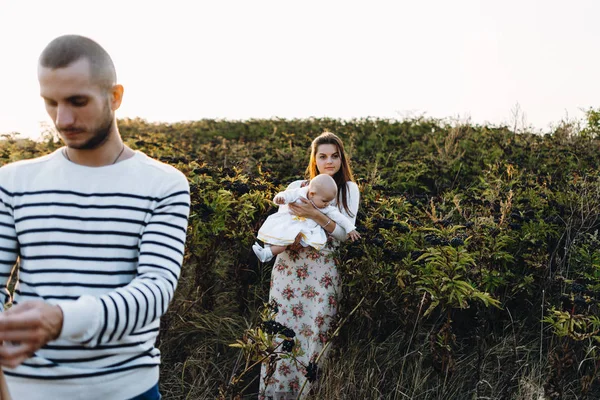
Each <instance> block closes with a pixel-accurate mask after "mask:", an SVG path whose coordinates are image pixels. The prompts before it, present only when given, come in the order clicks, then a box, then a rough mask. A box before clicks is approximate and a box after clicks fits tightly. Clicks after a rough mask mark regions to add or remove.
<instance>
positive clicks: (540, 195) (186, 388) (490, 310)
mask: <svg viewBox="0 0 600 400" xmlns="http://www.w3.org/2000/svg"><path fill="white" fill-rule="evenodd" d="M587 117H588V118H587V120H586V121H583V122H582V123H580V124H573V123H564V124H562V125H560V126H558V127H557V128H555V129H554V130H553V131H552V132H550V133H547V134H543V135H542V134H532V133H523V132H521V133H518V134H517V133H515V132H513V131H511V129H509V128H508V127H489V126H477V125H466V124H449V123H446V122H444V121H438V120H432V119H415V120H405V121H391V120H379V119H364V120H355V121H339V120H331V119H309V120H250V121H213V120H203V121H197V122H187V123H177V124H151V123H147V122H145V121H142V120H122V121H120V127H121V133H122V135H123V137H124V140H125V142H126V143H127V144H128V145H129V146H130V147H132V148H134V149H139V150H142V151H144V152H145V153H147V154H148V155H149V156H151V157H155V158H157V159H160V160H162V161H164V162H167V163H169V164H172V165H174V166H175V167H177V168H178V169H180V170H181V171H183V172H184V173H185V174H186V175H187V176H188V178H189V181H190V187H191V194H192V211H191V216H190V227H189V235H188V241H187V251H186V256H185V261H184V266H183V270H182V277H181V280H180V284H179V287H178V290H177V293H176V298H175V299H174V301H173V303H172V305H171V307H170V309H169V312H168V313H167V314H166V315H165V316H164V318H163V322H162V328H161V332H160V336H159V346H160V348H161V350H162V353H163V365H162V371H161V373H162V376H161V390H162V392H163V394H164V395H165V397H166V398H167V399H214V398H216V397H219V396H221V398H244V397H246V396H248V397H249V398H252V397H253V396H256V392H257V390H258V374H259V364H260V363H257V362H256V361H258V360H261V358H262V359H265V358H267V359H268V357H269V356H270V355H272V354H275V353H276V355H277V356H278V357H292V356H293V351H291V352H288V351H285V350H284V349H282V348H272V347H271V348H270V347H269V344H270V343H271V339H272V337H273V336H274V335H281V334H280V333H278V331H277V329H278V328H277V329H275V328H274V327H273V325H272V324H271V325H270V324H269V323H265V322H264V321H266V320H268V319H270V318H272V315H271V314H270V311H269V309H268V307H266V303H267V302H268V288H269V278H270V267H271V264H272V263H271V264H267V265H264V264H262V263H259V262H258V261H257V259H256V257H255V256H254V254H253V253H252V250H251V244H252V243H253V242H254V237H255V234H256V232H257V230H258V227H259V226H260V224H261V223H262V222H263V221H264V220H265V218H266V217H267V216H268V215H269V214H270V213H272V212H274V211H275V207H274V205H273V204H271V202H270V199H271V198H272V197H273V195H274V194H275V193H276V192H278V191H280V190H282V189H283V188H284V187H285V185H287V183H289V182H291V181H292V180H295V179H300V178H302V177H303V173H304V168H305V166H306V164H307V162H308V148H309V144H310V141H311V140H312V138H314V137H315V136H317V135H318V134H320V133H321V132H323V131H324V130H331V131H333V132H335V133H336V134H338V135H339V136H340V137H341V138H342V139H343V140H344V143H345V145H346V147H347V151H348V152H349V154H350V155H351V159H352V165H353V167H354V170H355V171H354V172H355V176H356V177H357V180H358V184H359V188H360V190H361V196H362V198H361V207H360V210H359V215H358V229H359V232H360V233H361V235H362V237H363V239H362V240H361V241H359V242H355V243H344V244H342V246H341V247H340V249H339V251H338V254H337V257H338V259H339V269H340V273H341V276H342V279H343V300H342V302H341V304H340V312H339V321H338V323H337V324H335V326H334V329H336V331H337V335H335V338H334V339H333V342H332V343H331V346H330V353H329V356H328V358H327V360H328V362H327V363H326V365H325V366H324V368H322V369H320V370H319V372H318V373H319V375H320V376H319V382H320V384H319V385H317V386H315V387H314V388H313V391H312V393H311V395H312V397H313V398H315V399H317V398H318V399H339V398H348V399H355V398H364V399H380V398H390V399H404V398H411V399H457V398H481V399H483V398H497V399H538V398H549V399H585V398H589V399H593V398H598V397H600V383H599V382H598V379H597V376H598V372H599V371H598V370H599V368H600V350H598V349H599V348H598V346H599V345H600V318H599V314H598V299H599V292H600V237H599V234H598V230H599V228H600V219H599V217H600V174H599V172H598V170H597V166H598V160H599V159H600V112H599V111H596V110H593V109H590V110H589V111H588V113H587ZM59 146H60V143H59V141H58V140H57V139H56V138H54V137H52V136H50V135H49V136H47V137H46V138H45V139H44V140H43V141H41V142H32V141H29V140H22V139H19V138H18V136H16V135H6V136H5V138H4V140H3V141H2V142H0V161H1V162H2V163H6V162H10V161H15V160H18V159H23V158H31V157H36V156H40V155H42V154H45V153H48V152H50V151H53V150H54V149H56V148H58V147H59ZM283 336H284V337H285V335H283ZM287 339H289V340H292V338H287ZM232 344H235V345H234V346H231V345H232Z"/></svg>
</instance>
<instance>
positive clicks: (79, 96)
mask: <svg viewBox="0 0 600 400" xmlns="http://www.w3.org/2000/svg"><path fill="white" fill-rule="evenodd" d="M87 98H88V96H86V95H84V94H75V95H73V96H69V97H67V100H68V101H73V100H85V99H87Z"/></svg>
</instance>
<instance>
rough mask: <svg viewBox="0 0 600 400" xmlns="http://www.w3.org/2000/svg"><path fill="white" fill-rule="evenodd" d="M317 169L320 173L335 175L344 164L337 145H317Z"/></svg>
mask: <svg viewBox="0 0 600 400" xmlns="http://www.w3.org/2000/svg"><path fill="white" fill-rule="evenodd" d="M316 159H317V170H318V171H319V173H320V174H327V175H329V176H333V175H335V173H336V172H338V171H339V170H340V167H341V166H342V157H341V155H340V152H339V150H338V148H337V146H336V145H334V144H320V145H319V147H317V154H316Z"/></svg>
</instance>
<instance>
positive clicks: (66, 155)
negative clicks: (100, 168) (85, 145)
mask: <svg viewBox="0 0 600 400" xmlns="http://www.w3.org/2000/svg"><path fill="white" fill-rule="evenodd" d="M124 151H125V143H123V147H121V151H120V152H119V154H118V155H117V158H115V161H113V162H112V163H111V164H110V165H114V164H116V163H117V160H118V159H119V158H121V154H123V152H124ZM63 153H64V154H65V157H66V158H67V160H69V161H71V159H70V158H69V152H68V151H67V148H66V147H65V150H64V151H63ZM71 162H72V161H71Z"/></svg>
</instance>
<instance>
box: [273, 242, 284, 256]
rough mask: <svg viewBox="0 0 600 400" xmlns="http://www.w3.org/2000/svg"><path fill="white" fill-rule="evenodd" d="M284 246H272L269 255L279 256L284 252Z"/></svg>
mask: <svg viewBox="0 0 600 400" xmlns="http://www.w3.org/2000/svg"><path fill="white" fill-rule="evenodd" d="M285 248H286V247H285V246H275V245H272V246H271V253H273V255H274V256H276V255H277V254H281V253H283V252H284V251H285Z"/></svg>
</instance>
